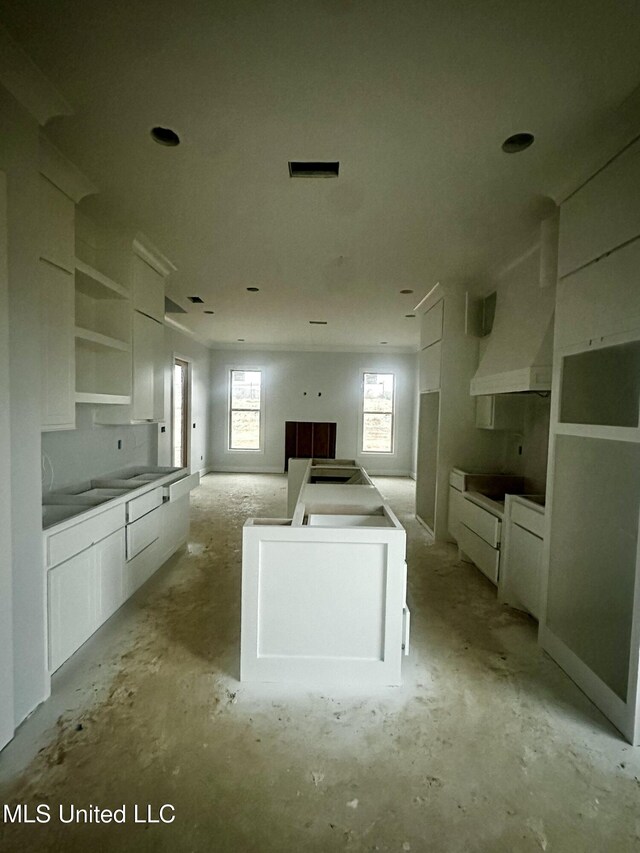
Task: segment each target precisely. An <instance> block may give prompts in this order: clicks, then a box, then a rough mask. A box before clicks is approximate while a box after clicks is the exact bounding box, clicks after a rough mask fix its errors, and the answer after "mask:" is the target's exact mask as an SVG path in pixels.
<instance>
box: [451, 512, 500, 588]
mask: <svg viewBox="0 0 640 853" xmlns="http://www.w3.org/2000/svg"><path fill="white" fill-rule="evenodd" d="M458 547H459V548H460V550H461V551H463V552H464V553H465V554H466V555H467V557H469V559H470V560H472V561H473V562H474V563H475V565H476V566H477V567H478V568H479V569H480V571H481V572H482V573H483V574H484V575H486V576H487V577H488V578H489V580H490V581H491V582H492V583H495V584H497V583H498V570H499V566H500V551H497V550H496V549H495V548H492V547H491V545H488V544H487V543H486V542H485V541H484V539H481V538H480V537H479V536H478V535H477V534H476V533H474V532H473V530H469V528H468V527H467V526H466V525H464V524H461V525H460V527H459V529H458Z"/></svg>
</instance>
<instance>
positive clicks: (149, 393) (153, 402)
mask: <svg viewBox="0 0 640 853" xmlns="http://www.w3.org/2000/svg"><path fill="white" fill-rule="evenodd" d="M163 357H164V327H163V326H162V325H161V324H160V323H158V322H156V320H153V319H152V318H151V317H147V316H146V314H140V313H139V312H138V311H135V312H134V314H133V420H136V421H143V420H149V421H151V420H162V418H163V416H164V414H163V409H164V376H163V371H162V369H161V367H162V364H163Z"/></svg>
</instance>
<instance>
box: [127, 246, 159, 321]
mask: <svg viewBox="0 0 640 853" xmlns="http://www.w3.org/2000/svg"><path fill="white" fill-rule="evenodd" d="M133 307H134V308H135V310H136V311H139V312H140V313H141V314H146V315H147V317H152V318H153V319H154V320H157V322H158V323H162V321H163V319H164V277H163V276H162V275H161V274H160V273H159V272H158V271H157V270H156V269H154V268H153V267H152V266H150V265H149V264H148V263H147V262H146V261H145V260H143V259H142V258H141V257H140V256H139V255H134V256H133Z"/></svg>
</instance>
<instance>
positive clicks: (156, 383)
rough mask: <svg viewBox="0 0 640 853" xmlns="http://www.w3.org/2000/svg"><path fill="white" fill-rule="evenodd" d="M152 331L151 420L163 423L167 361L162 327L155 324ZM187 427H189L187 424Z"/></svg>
mask: <svg viewBox="0 0 640 853" xmlns="http://www.w3.org/2000/svg"><path fill="white" fill-rule="evenodd" d="M155 325H156V328H155V329H154V332H153V334H154V348H155V356H154V370H153V419H154V421H163V420H164V419H165V414H164V377H165V373H166V372H167V371H168V370H169V364H168V359H167V358H166V356H165V350H164V326H163V325H162V323H156V324H155ZM189 426H191V425H190V424H189Z"/></svg>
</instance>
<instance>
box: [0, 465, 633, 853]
mask: <svg viewBox="0 0 640 853" xmlns="http://www.w3.org/2000/svg"><path fill="white" fill-rule="evenodd" d="M376 484H377V485H378V487H379V488H380V489H381V490H382V491H383V492H384V493H385V494H386V495H387V496H388V497H389V498H390V499H391V503H392V506H393V508H394V510H395V511H396V512H397V514H398V515H399V517H400V519H401V521H402V522H403V523H404V524H405V526H406V528H407V531H408V542H409V544H408V563H409V573H410V590H411V604H412V608H413V609H412V615H413V625H412V650H411V655H410V657H409V658H408V659H407V660H406V667H405V684H404V686H403V687H401V688H388V689H385V690H378V691H375V692H373V693H371V694H366V695H365V694H363V693H355V694H350V695H349V694H346V693H345V692H344V691H343V692H340V693H332V692H330V691H322V690H319V691H317V692H312V691H309V690H307V689H298V690H293V689H290V688H287V689H283V688H281V687H278V686H276V685H265V686H260V687H248V686H245V685H241V684H239V683H238V681H237V680H236V677H237V671H238V657H239V655H238V650H239V617H240V608H239V604H240V572H241V527H242V523H243V521H244V519H245V518H246V517H248V516H270V515H272V516H282V514H283V510H284V506H285V490H286V481H285V479H284V477H281V476H272V475H262V476H253V475H209V476H207V477H205V478H204V479H203V484H202V486H201V488H200V489H199V490H198V491H197V492H195V493H194V496H193V500H192V503H193V514H192V517H193V523H192V528H191V544H190V545H189V548H188V550H187V551H186V552H184V551H183V552H182V553H181V554H179V555H177V556H176V557H174V558H173V559H172V560H171V561H169V563H167V564H166V566H165V567H164V568H163V569H162V570H161V571H160V572H159V573H158V574H157V575H156V576H155V577H154V578H153V579H152V580H151V581H150V582H149V583H148V584H147V585H146V586H145V587H144V588H143V589H142V590H140V591H139V593H138V594H137V595H136V596H135V597H134V598H133V599H132V600H131V601H130V602H128V603H127V604H126V605H125V607H124V608H122V609H121V610H120V611H119V613H118V614H116V615H115V616H114V617H113V618H112V619H111V620H110V622H109V623H107V625H105V626H104V627H103V628H102V629H101V630H100V631H99V632H98V633H97V634H96V635H95V636H94V637H93V638H92V639H91V640H90V641H89V642H88V643H87V644H85V646H84V647H83V648H82V649H81V650H80V651H79V652H78V653H77V654H76V655H74V657H73V658H72V659H71V660H70V661H69V662H68V663H67V664H66V665H65V666H64V667H63V668H62V669H61V670H60V672H59V673H58V674H57V675H56V676H55V678H54V680H53V695H52V698H51V699H50V700H49V701H48V702H47V703H45V705H43V706H42V707H41V708H40V709H38V711H37V712H36V713H35V714H34V715H33V716H32V717H31V718H30V719H29V720H28V721H27V722H26V723H25V724H24V725H23V726H22V728H21V729H20V731H19V732H18V734H17V736H16V738H15V740H14V741H13V743H12V744H10V745H9V746H8V747H7V749H6V750H5V751H4V753H3V754H2V757H0V784H1V787H0V801H1V802H11V803H17V802H25V803H31V804H35V803H48V804H50V805H51V807H52V815H53V817H52V820H51V822H50V823H49V824H46V825H37V824H35V825H29V826H25V825H22V826H17V825H11V826H6V825H5V826H1V824H0V832H1V834H0V850H2V851H5V853H9V851H75V850H78V851H87V850H96V851H103V850H104V851H147V850H149V851H151V850H153V851H160V850H161V851H164V850H167V851H233V852H234V853H236V851H237V853H244V851H247V853H250V851H255V852H256V853H272V851H273V853H289V851H314V852H315V851H322V853H328V851H338V850H345V851H365V850H366V851H368V850H380V851H409V850H411V851H429V853H438V851H443V852H444V851H446V853H453V852H454V851H492V853H499V851H509V853H511V851H539V850H548V851H566V853H577V851H607V853H617V851H632V850H633V851H637V850H638V849H640V750H637V749H633V748H632V747H630V746H628V745H627V744H626V743H625V742H624V741H623V740H622V739H621V738H620V736H619V735H618V734H617V733H616V731H615V730H614V729H613V728H612V727H611V726H610V725H609V724H608V723H607V721H606V720H605V719H604V718H603V717H602V716H601V715H600V713H599V712H598V711H597V710H596V709H595V708H594V707H593V706H592V705H591V704H590V702H589V701H588V700H587V699H586V698H585V697H584V696H583V695H582V693H580V691H579V690H578V689H577V688H576V687H575V686H574V685H573V684H572V683H571V682H570V681H569V680H568V679H567V678H566V676H565V675H564V674H563V673H562V672H561V671H560V670H559V669H558V668H557V666H556V665H555V664H554V663H553V662H552V661H551V660H549V659H548V658H547V657H546V656H545V655H544V654H542V653H541V652H540V651H539V649H538V648H537V646H536V630H535V623H534V622H532V621H531V620H530V619H528V618H527V617H525V616H523V615H520V614H518V613H516V612H515V611H511V610H509V609H507V608H505V607H502V606H501V605H499V604H498V603H497V601H496V595H495V590H494V588H493V587H492V586H491V585H490V584H489V583H488V582H487V581H485V579H484V578H483V577H482V576H481V575H480V573H479V572H478V571H476V570H475V569H474V568H473V567H471V566H468V565H465V564H460V563H458V562H457V560H456V551H455V550H454V548H453V547H451V546H437V547H429V546H428V542H427V537H426V535H425V533H424V531H423V530H422V528H421V527H420V526H419V525H418V524H417V522H416V521H415V519H414V518H413V516H412V508H413V483H412V482H411V481H410V480H405V479H399V478H397V479H396V478H377V480H376ZM38 750H40V751H39V752H38ZM61 803H62V804H63V805H64V806H65V808H66V809H67V812H66V815H67V816H68V807H69V805H70V804H74V805H75V806H76V807H85V808H86V807H88V806H90V805H99V806H100V807H103V808H114V807H117V806H120V805H122V804H123V803H126V804H127V805H128V807H129V812H128V816H130V815H131V809H132V807H133V804H134V803H138V804H140V805H142V806H143V807H144V809H146V804H148V803H149V804H151V805H152V806H153V807H154V808H155V809H157V808H158V807H159V806H161V805H162V804H163V803H170V804H172V805H173V806H175V814H176V818H175V822H174V823H172V824H170V825H157V824H155V825H147V824H135V823H133V822H132V821H131V819H130V820H129V822H127V823H126V824H124V825H114V824H110V825H84V824H79V825H76V824H69V825H65V824H62V825H61V824H60V823H59V822H58V819H57V814H58V811H57V810H58V806H59V804H61ZM145 814H146V811H145Z"/></svg>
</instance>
